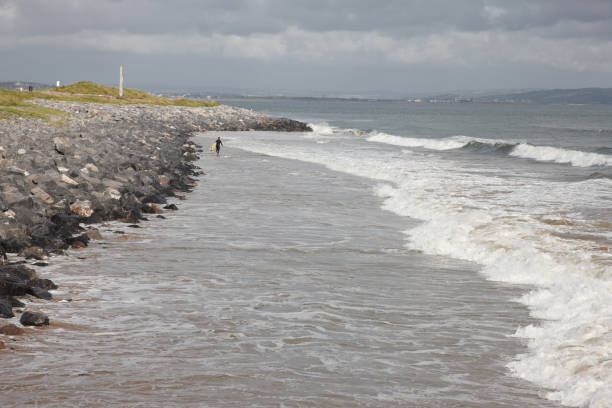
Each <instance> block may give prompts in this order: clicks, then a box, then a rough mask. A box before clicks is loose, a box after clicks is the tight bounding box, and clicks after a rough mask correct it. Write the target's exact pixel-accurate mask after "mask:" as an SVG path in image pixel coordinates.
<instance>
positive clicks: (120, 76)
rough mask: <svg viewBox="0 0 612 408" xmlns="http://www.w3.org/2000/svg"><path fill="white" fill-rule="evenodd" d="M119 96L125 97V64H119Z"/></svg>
mask: <svg viewBox="0 0 612 408" xmlns="http://www.w3.org/2000/svg"><path fill="white" fill-rule="evenodd" d="M119 97H120V98H123V65H119Z"/></svg>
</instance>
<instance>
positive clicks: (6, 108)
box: [0, 89, 67, 120]
mask: <svg viewBox="0 0 612 408" xmlns="http://www.w3.org/2000/svg"><path fill="white" fill-rule="evenodd" d="M26 97H31V93H30V92H27V93H26V92H20V91H10V90H6V89H0V119H6V118H9V117H11V116H21V117H28V118H41V119H45V120H51V118H52V117H54V116H58V115H59V116H66V115H67V113H66V112H64V111H60V110H57V109H51V108H45V107H43V106H38V105H35V104H33V103H28V102H25V99H26Z"/></svg>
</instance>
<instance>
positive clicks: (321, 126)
mask: <svg viewBox="0 0 612 408" xmlns="http://www.w3.org/2000/svg"><path fill="white" fill-rule="evenodd" d="M308 126H310V128H311V129H312V132H310V133H305V134H304V138H306V139H320V138H334V137H335V138H344V137H347V136H349V135H361V134H364V133H365V132H364V131H363V130H360V129H348V128H341V127H338V126H332V125H330V124H328V123H326V122H321V123H309V124H308Z"/></svg>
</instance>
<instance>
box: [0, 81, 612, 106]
mask: <svg viewBox="0 0 612 408" xmlns="http://www.w3.org/2000/svg"><path fill="white" fill-rule="evenodd" d="M51 87H53V85H48V84H43V83H38V82H28V81H12V82H11V81H7V82H0V88H5V89H18V90H22V91H28V90H38V89H48V88H51ZM152 92H154V93H155V92H156V91H155V90H152ZM161 93H162V94H163V95H165V96H182V97H188V98H203V99H206V98H208V99H210V98H211V97H213V98H217V99H222V98H257V99H260V98H264V99H265V98H275V99H280V98H287V99H338V100H347V99H348V100H393V101H401V102H408V103H433V104H449V103H521V104H528V103H543V104H575V105H612V88H577V89H536V90H508V91H488V92H482V91H464V92H462V91H456V92H448V93H444V94H438V95H431V96H418V97H409V96H408V97H396V98H385V97H369V96H335V95H332V96H327V95H324V96H317V97H315V96H306V97H303V96H287V95H277V94H274V95H265V94H263V93H261V92H258V93H255V94H253V93H250V92H239V91H234V92H219V91H217V92H212V91H211V92H208V91H191V90H189V89H186V87H182V89H180V90H179V89H176V90H173V89H165V90H164V91H162V92H161Z"/></svg>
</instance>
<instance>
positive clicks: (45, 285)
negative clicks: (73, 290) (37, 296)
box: [28, 278, 58, 290]
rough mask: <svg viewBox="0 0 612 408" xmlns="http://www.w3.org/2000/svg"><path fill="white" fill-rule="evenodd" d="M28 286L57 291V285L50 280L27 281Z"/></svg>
mask: <svg viewBox="0 0 612 408" xmlns="http://www.w3.org/2000/svg"><path fill="white" fill-rule="evenodd" d="M28 285H30V286H35V287H37V288H42V289H47V290H49V289H57V287H58V286H57V285H56V284H55V283H54V282H53V281H52V280H51V279H40V278H36V279H32V280H29V281H28Z"/></svg>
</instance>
